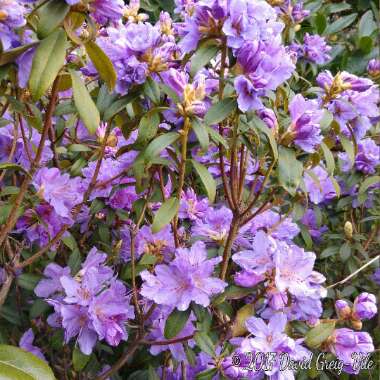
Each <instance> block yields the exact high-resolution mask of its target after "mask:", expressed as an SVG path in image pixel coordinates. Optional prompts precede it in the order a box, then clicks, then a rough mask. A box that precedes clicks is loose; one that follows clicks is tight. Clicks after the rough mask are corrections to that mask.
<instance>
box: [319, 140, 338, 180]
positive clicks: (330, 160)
mask: <svg viewBox="0 0 380 380" xmlns="http://www.w3.org/2000/svg"><path fill="white" fill-rule="evenodd" d="M321 148H322V151H323V154H324V156H325V160H326V169H327V172H328V173H329V175H333V174H334V170H335V159H334V156H333V154H332V153H331V150H330V149H329V148H328V146H327V145H326V144H325V143H323V142H322V143H321Z"/></svg>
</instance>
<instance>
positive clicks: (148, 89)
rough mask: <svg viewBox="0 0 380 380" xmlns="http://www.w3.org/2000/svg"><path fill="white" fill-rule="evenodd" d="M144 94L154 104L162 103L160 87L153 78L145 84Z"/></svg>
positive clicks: (149, 78) (148, 79)
mask: <svg viewBox="0 0 380 380" xmlns="http://www.w3.org/2000/svg"><path fill="white" fill-rule="evenodd" d="M144 93H145V95H147V96H148V98H149V99H150V100H151V101H152V102H153V103H154V104H159V103H160V86H159V85H158V84H157V82H156V81H154V80H153V79H152V78H151V77H148V78H147V80H146V82H145V83H144Z"/></svg>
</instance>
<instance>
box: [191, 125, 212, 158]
mask: <svg viewBox="0 0 380 380" xmlns="http://www.w3.org/2000/svg"><path fill="white" fill-rule="evenodd" d="M191 126H192V128H193V131H194V133H195V135H196V136H197V139H198V141H199V143H200V144H201V147H202V149H203V150H207V149H208V146H209V145H210V139H209V136H208V131H207V128H206V126H205V125H203V124H202V123H201V122H200V121H199V120H198V119H193V120H192V121H191Z"/></svg>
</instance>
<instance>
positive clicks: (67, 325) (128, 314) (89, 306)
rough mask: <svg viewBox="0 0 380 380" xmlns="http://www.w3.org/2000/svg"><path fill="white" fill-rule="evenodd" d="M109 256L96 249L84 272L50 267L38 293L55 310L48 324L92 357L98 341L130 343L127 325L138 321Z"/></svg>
mask: <svg viewBox="0 0 380 380" xmlns="http://www.w3.org/2000/svg"><path fill="white" fill-rule="evenodd" d="M106 259H107V255H106V254H104V253H102V252H99V251H98V250H97V249H96V248H93V249H92V250H91V251H90V252H89V253H88V255H87V258H86V260H85V261H84V263H83V264H82V267H81V270H80V271H79V272H78V273H77V274H76V275H75V276H74V277H72V276H71V272H70V268H68V267H64V268H63V267H60V266H59V265H57V264H49V265H48V266H47V267H46V269H45V270H44V275H45V277H46V279H43V280H41V281H40V282H39V283H38V285H37V286H36V288H35V290H34V292H35V294H36V295H37V296H38V297H43V298H45V299H46V300H47V302H48V303H49V304H50V305H52V306H53V307H54V314H52V315H50V316H49V318H48V322H49V324H50V325H51V326H53V327H61V328H63V329H64V331H65V341H66V342H69V341H70V339H72V338H75V337H76V338H77V342H78V344H79V347H80V349H81V351H82V352H83V353H84V354H86V355H89V354H91V352H92V350H93V348H94V346H95V344H96V342H97V341H98V340H105V341H106V342H107V343H108V344H110V345H111V346H117V345H118V344H119V343H120V341H121V340H127V339H128V333H127V330H126V326H125V323H126V322H127V320H128V319H133V318H134V311H133V307H132V306H130V305H129V301H130V297H129V296H128V294H127V289H126V287H125V286H124V285H123V283H122V282H121V281H119V280H117V279H116V278H115V277H114V272H113V271H112V269H111V268H110V267H108V266H106V265H105V261H106Z"/></svg>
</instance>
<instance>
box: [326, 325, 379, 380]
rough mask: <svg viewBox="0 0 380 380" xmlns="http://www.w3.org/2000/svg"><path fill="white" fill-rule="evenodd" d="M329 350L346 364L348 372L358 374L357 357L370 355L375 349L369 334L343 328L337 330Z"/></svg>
mask: <svg viewBox="0 0 380 380" xmlns="http://www.w3.org/2000/svg"><path fill="white" fill-rule="evenodd" d="M329 349H330V351H331V352H332V353H333V354H334V355H335V356H336V357H337V358H338V359H340V360H341V361H342V362H343V363H344V370H345V371H346V372H348V373H355V374H357V373H359V370H360V368H357V367H356V366H355V365H354V364H355V363H354V359H355V355H358V354H369V353H371V352H373V351H374V349H375V348H374V347H373V342H372V338H371V336H370V335H369V334H368V333H366V332H357V331H353V330H350V329H347V328H342V329H336V330H335V331H334V333H333V335H332V336H331V339H329Z"/></svg>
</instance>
